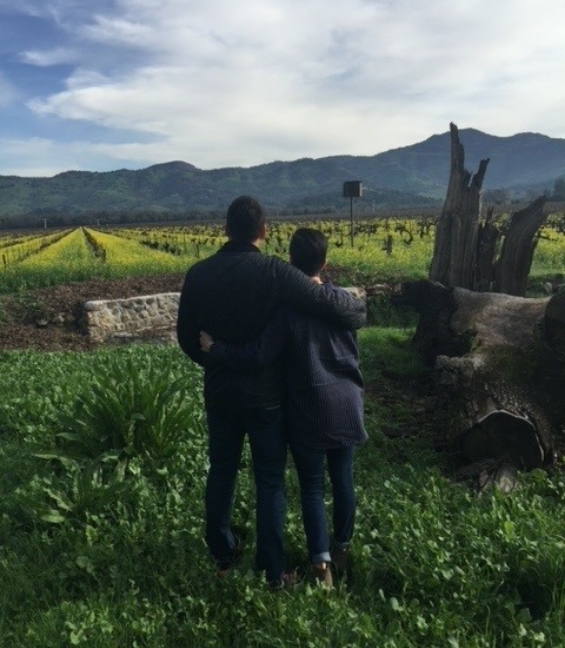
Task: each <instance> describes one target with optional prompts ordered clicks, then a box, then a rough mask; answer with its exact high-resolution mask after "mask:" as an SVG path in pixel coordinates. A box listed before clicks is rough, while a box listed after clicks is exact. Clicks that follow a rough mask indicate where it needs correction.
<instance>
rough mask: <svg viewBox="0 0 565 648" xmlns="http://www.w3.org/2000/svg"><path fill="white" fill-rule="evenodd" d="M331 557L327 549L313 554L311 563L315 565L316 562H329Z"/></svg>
mask: <svg viewBox="0 0 565 648" xmlns="http://www.w3.org/2000/svg"><path fill="white" fill-rule="evenodd" d="M331 560H332V558H331V556H330V552H329V551H323V552H322V553H319V554H314V555H313V556H312V558H311V561H312V564H313V565H317V564H318V563H322V562H327V563H329V562H331Z"/></svg>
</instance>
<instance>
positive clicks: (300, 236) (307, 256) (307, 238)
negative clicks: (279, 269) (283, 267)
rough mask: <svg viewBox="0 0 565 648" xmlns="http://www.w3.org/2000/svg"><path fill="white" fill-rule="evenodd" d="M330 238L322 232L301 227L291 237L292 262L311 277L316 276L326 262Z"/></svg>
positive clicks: (290, 251)
mask: <svg viewBox="0 0 565 648" xmlns="http://www.w3.org/2000/svg"><path fill="white" fill-rule="evenodd" d="M327 251H328V239H327V238H326V237H325V236H324V235H323V234H322V232H320V231H318V230H315V229H310V228H309V227H299V228H298V229H297V230H296V231H295V232H294V234H293V235H292V238H291V239H290V246H289V253H290V262H291V263H292V265H293V266H295V267H296V268H298V269H299V270H302V272H304V273H305V274H307V275H308V276H309V277H315V276H316V275H318V274H319V273H320V271H321V269H322V268H323V267H324V264H325V263H326V253H327Z"/></svg>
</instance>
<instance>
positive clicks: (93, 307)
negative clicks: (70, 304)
mask: <svg viewBox="0 0 565 648" xmlns="http://www.w3.org/2000/svg"><path fill="white" fill-rule="evenodd" d="M179 298H180V293H161V294H159V295H146V296H143V297H130V298H128V299H112V300H97V301H89V302H86V303H85V304H84V325H85V327H86V331H87V333H88V336H89V337H90V338H91V339H92V340H93V341H95V342H130V341H132V340H134V339H151V338H154V339H167V338H171V339H172V338H173V337H174V335H175V327H176V321H177V311H178V307H179Z"/></svg>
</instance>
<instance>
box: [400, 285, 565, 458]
mask: <svg viewBox="0 0 565 648" xmlns="http://www.w3.org/2000/svg"><path fill="white" fill-rule="evenodd" d="M402 301H403V302H404V303H407V304H410V305H412V306H413V307H414V308H415V309H416V310H417V311H418V312H419V313H420V322H419V324H418V327H417V330H416V334H415V336H414V343H415V344H416V347H417V348H418V349H419V351H420V352H421V353H422V354H423V356H424V358H425V359H426V360H427V362H428V363H430V364H431V365H433V367H434V372H433V373H434V378H435V384H436V386H437V406H436V409H435V411H436V412H437V416H438V421H437V424H438V426H440V427H441V429H442V430H443V431H444V434H445V440H446V442H447V443H448V444H449V445H450V447H452V448H453V449H454V450H455V451H456V452H458V453H460V455H461V457H462V458H463V459H464V460H465V461H467V462H472V463H473V462H480V461H484V460H487V459H495V460H507V461H509V462H510V463H512V464H513V465H515V466H516V467H518V468H520V469H526V470H530V469H532V468H536V467H542V466H546V465H548V464H551V463H553V462H554V461H555V458H556V457H557V456H558V455H561V454H562V452H563V448H564V442H565V398H564V395H565V292H561V291H560V292H558V293H556V294H555V295H554V296H553V297H551V298H542V299H527V298H524V297H517V296H512V295H507V294H501V293H481V292H476V291H470V290H467V289H464V288H447V287H445V286H443V285H441V284H439V283H437V282H431V281H418V282H410V283H406V284H404V285H403V288H402Z"/></svg>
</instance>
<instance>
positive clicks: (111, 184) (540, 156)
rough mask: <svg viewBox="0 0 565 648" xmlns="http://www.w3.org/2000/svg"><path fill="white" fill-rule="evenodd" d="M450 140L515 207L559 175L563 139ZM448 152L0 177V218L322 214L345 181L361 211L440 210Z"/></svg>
mask: <svg viewBox="0 0 565 648" xmlns="http://www.w3.org/2000/svg"><path fill="white" fill-rule="evenodd" d="M459 138H460V141H461V143H462V144H463V146H464V148H465V156H466V164H465V166H466V167H467V168H468V169H469V170H470V171H471V172H475V171H476V170H477V169H478V165H479V162H480V160H481V159H484V158H489V159H490V161H489V165H488V168H487V173H486V177H485V182H484V189H485V191H487V190H495V189H496V190H503V191H504V192H506V193H507V194H508V195H509V196H510V197H511V198H516V197H518V198H522V197H524V196H525V195H527V194H528V192H530V193H532V192H534V191H537V192H538V193H539V192H543V191H548V192H551V190H552V188H553V185H554V183H555V181H556V180H557V179H558V178H561V177H563V176H565V139H561V138H552V137H549V136H548V135H544V134H542V133H532V132H525V133H518V134H515V135H511V136H506V137H501V136H496V135H489V134H487V133H484V132H482V131H479V130H477V129H473V128H467V129H461V130H460V131H459ZM450 150H451V141H450V133H449V132H445V133H439V134H434V135H431V136H430V137H428V138H427V139H425V140H423V141H421V142H417V143H416V144H412V145H408V146H403V147H399V148H395V149H390V150H389V151H384V152H381V153H377V154H375V155H372V156H354V155H347V154H343V155H332V156H326V157H323V158H300V159H297V160H291V161H282V160H275V161H272V162H266V163H263V164H259V165H256V166H252V167H222V168H217V169H210V170H204V169H199V168H198V167H196V166H195V165H193V164H191V163H189V162H184V161H182V160H174V161H171V162H163V163H158V164H154V165H151V166H149V167H146V168H143V169H138V170H130V169H119V170H115V171H77V170H68V171H63V172H61V173H59V174H57V175H55V176H53V177H52V178H25V177H19V176H0V219H1V218H2V217H4V218H6V217H18V216H20V217H24V216H45V215H52V214H69V213H72V214H76V215H79V214H85V213H95V212H96V213H99V212H109V213H116V212H120V213H130V212H132V213H136V212H137V213H139V212H158V213H161V214H165V215H166V214H179V213H186V212H191V211H195V212H198V211H204V212H211V211H214V210H221V212H222V213H223V211H224V210H225V208H226V206H227V204H229V202H230V201H231V200H232V199H233V198H234V197H235V196H237V195H240V194H251V195H254V196H256V197H257V198H258V199H259V200H261V201H262V202H263V203H264V204H265V206H266V207H268V208H269V209H277V210H280V209H286V210H293V209H294V210H297V211H299V210H300V209H301V208H302V209H307V208H308V209H310V208H311V209H329V210H331V209H336V208H341V207H342V206H343V197H342V185H343V182H344V181H346V180H360V181H361V182H362V183H363V187H364V199H365V200H366V201H367V202H366V204H371V205H373V206H374V207H385V208H395V207H418V206H426V205H433V204H441V201H442V199H443V198H444V197H445V192H446V188H447V183H448V180H449V168H450Z"/></svg>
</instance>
